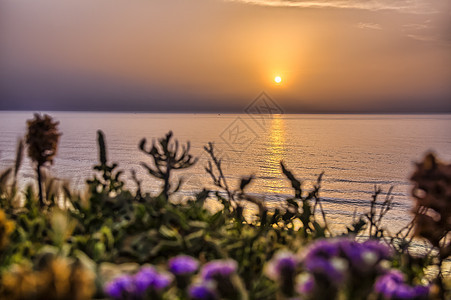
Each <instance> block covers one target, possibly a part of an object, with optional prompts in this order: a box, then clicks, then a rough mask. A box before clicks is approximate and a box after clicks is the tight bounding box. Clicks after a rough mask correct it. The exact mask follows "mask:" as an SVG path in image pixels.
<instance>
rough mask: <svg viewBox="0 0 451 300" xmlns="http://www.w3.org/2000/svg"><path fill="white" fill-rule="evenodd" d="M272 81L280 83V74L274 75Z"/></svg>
mask: <svg viewBox="0 0 451 300" xmlns="http://www.w3.org/2000/svg"><path fill="white" fill-rule="evenodd" d="M274 82H275V83H281V82H282V77H280V76H276V77H274Z"/></svg>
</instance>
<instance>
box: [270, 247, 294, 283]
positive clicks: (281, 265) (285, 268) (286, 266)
mask: <svg viewBox="0 0 451 300" xmlns="http://www.w3.org/2000/svg"><path fill="white" fill-rule="evenodd" d="M298 265H299V260H298V258H297V257H296V256H295V255H294V254H293V253H291V252H289V251H279V252H277V253H276V254H275V255H274V257H273V258H272V259H271V260H270V261H269V262H268V265H267V266H266V268H265V273H266V275H267V276H268V277H269V278H271V279H273V280H282V279H283V277H284V276H285V275H290V276H291V275H293V276H294V273H295V271H296V268H297V266H298Z"/></svg>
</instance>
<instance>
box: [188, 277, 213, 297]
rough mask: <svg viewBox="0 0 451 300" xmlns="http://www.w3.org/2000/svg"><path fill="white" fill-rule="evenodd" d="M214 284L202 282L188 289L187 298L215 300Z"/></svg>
mask: <svg viewBox="0 0 451 300" xmlns="http://www.w3.org/2000/svg"><path fill="white" fill-rule="evenodd" d="M215 287H216V284H215V283H214V282H213V281H211V280H207V281H202V282H200V283H197V284H193V285H191V286H190V287H189V292H188V293H189V296H190V298H191V299H193V300H215V299H218V296H217V294H216V291H215Z"/></svg>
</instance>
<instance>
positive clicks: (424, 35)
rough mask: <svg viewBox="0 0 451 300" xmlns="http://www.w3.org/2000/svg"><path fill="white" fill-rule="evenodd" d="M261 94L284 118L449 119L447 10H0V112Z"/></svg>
mask: <svg viewBox="0 0 451 300" xmlns="http://www.w3.org/2000/svg"><path fill="white" fill-rule="evenodd" d="M276 75H280V76H281V77H282V79H283V82H282V84H280V85H276V84H274V81H273V79H274V77H275V76H276ZM261 91H266V92H267V93H268V94H269V95H270V96H272V98H273V99H274V100H275V101H276V102H277V103H278V104H279V105H280V106H281V107H282V108H284V110H285V111H287V112H362V111H365V112H390V111H392V112H445V111H447V112H451V100H450V99H451V2H449V1H434V0H400V1H388V0H375V1H366V0H359V1H358V0H340V1H338V0H330V1H328V0H309V1H301V0H298V1H293V0H291V1H285V0H235V1H224V0H190V1H187V0H172V1H153V0H139V1H135V0H132V1H111V0H97V1H90V0H65V1H57V0H34V1H25V0H2V1H1V2H0V109H32V110H36V109H42V110H131V111H135V110H136V111H140V110H148V111H170V110H176V111H236V112H240V111H241V110H242V109H243V108H244V107H246V106H247V105H248V104H249V103H250V102H252V100H253V99H254V98H255V96H257V95H258V94H259V93H260V92H261Z"/></svg>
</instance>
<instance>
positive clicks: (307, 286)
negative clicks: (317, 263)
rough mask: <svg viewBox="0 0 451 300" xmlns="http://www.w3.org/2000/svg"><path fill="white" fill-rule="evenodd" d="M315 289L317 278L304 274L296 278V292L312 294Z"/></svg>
mask: <svg viewBox="0 0 451 300" xmlns="http://www.w3.org/2000/svg"><path fill="white" fill-rule="evenodd" d="M314 289H315V278H314V277H313V276H312V275H310V274H308V273H304V274H301V275H299V276H298V277H296V291H297V292H298V293H299V294H301V295H305V294H311V293H312V292H313V290H314Z"/></svg>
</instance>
